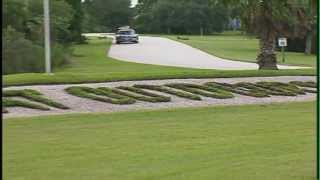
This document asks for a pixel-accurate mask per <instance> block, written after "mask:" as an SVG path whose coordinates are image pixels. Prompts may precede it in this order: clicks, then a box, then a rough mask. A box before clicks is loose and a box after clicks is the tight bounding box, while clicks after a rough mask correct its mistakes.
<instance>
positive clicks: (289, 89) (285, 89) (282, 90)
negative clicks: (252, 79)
mask: <svg viewBox="0 0 320 180" xmlns="http://www.w3.org/2000/svg"><path fill="white" fill-rule="evenodd" d="M255 85H256V86H258V87H261V88H265V89H269V90H271V91H276V92H278V93H279V95H283V96H297V95H298V94H301V95H304V94H306V93H305V92H304V91H303V89H300V88H298V87H297V86H295V85H290V84H287V83H281V82H258V83H256V84H255Z"/></svg>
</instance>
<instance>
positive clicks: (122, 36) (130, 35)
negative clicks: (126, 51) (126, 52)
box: [116, 29, 139, 44]
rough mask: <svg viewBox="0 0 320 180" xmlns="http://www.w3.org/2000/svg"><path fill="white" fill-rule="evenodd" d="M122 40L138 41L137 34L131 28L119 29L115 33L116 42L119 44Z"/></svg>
mask: <svg viewBox="0 0 320 180" xmlns="http://www.w3.org/2000/svg"><path fill="white" fill-rule="evenodd" d="M123 42H129V43H130V42H133V43H138V42H139V36H138V34H136V32H135V30H133V29H120V30H118V32H117V33H116V43H117V44H120V43H123Z"/></svg>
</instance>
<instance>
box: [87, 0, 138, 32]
mask: <svg viewBox="0 0 320 180" xmlns="http://www.w3.org/2000/svg"><path fill="white" fill-rule="evenodd" d="M130 6H131V1H130V0H90V1H85V3H84V7H85V11H86V13H87V16H89V18H88V19H92V20H94V21H95V24H92V23H89V24H90V25H91V26H100V27H104V28H105V29H104V31H111V30H115V29H116V28H117V27H119V26H125V25H129V24H130V21H131V19H132V16H133V10H132V9H131V7H130ZM88 19H87V20H88ZM87 28H89V29H90V27H87ZM91 28H94V27H91Z"/></svg>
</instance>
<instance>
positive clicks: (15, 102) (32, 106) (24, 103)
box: [2, 98, 50, 113]
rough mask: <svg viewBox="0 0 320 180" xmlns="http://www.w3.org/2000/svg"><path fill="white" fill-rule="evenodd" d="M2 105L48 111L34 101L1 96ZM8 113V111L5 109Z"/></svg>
mask: <svg viewBox="0 0 320 180" xmlns="http://www.w3.org/2000/svg"><path fill="white" fill-rule="evenodd" d="M2 107H24V108H30V109H38V110H43V111H49V110H50V109H49V108H47V107H45V106H42V105H39V104H35V103H31V102H28V101H21V100H15V99H11V98H2ZM6 112H7V113H8V111H7V110H6Z"/></svg>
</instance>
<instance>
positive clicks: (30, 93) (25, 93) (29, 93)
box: [3, 89, 69, 109]
mask: <svg viewBox="0 0 320 180" xmlns="http://www.w3.org/2000/svg"><path fill="white" fill-rule="evenodd" d="M3 96H4V97H23V98H26V99H29V100H30V101H35V102H39V103H42V104H45V105H48V106H51V107H55V108H58V109H69V107H67V106H65V105H63V104H60V103H57V102H55V101H52V100H50V99H47V98H45V97H43V95H42V94H41V93H40V92H38V91H35V90H32V89H24V90H6V91H3Z"/></svg>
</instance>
